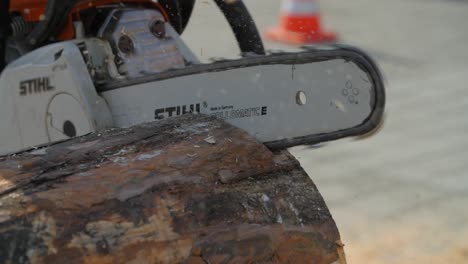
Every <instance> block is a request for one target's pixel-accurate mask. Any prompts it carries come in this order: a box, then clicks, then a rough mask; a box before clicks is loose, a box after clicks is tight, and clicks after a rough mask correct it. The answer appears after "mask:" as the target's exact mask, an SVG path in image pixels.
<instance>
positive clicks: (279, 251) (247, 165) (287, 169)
mask: <svg viewBox="0 0 468 264" xmlns="http://www.w3.org/2000/svg"><path fill="white" fill-rule="evenodd" d="M341 253H342V244H341V242H340V235H339V232H338V229H337V227H336V224H335V222H334V220H333V218H332V216H331V214H330V212H329V210H328V208H327V206H326V205H325V203H324V200H323V198H322V197H321V195H320V193H319V191H318V190H317V188H316V186H315V185H314V183H313V182H312V181H311V180H310V178H309V177H308V176H307V174H306V173H305V171H304V170H303V169H302V168H301V166H300V164H299V163H298V162H297V160H296V159H294V157H292V155H290V154H289V153H288V152H287V151H278V152H275V153H273V152H272V151H270V150H269V149H267V148H266V147H265V146H264V145H262V144H260V143H258V142H256V141H255V140H254V139H253V138H252V137H250V136H249V135H248V134H247V133H245V132H244V131H241V130H240V129H237V128H235V127H233V126H231V125H229V124H227V123H225V122H223V121H220V120H217V119H214V118H212V117H207V116H204V115H185V116H182V117H178V118H173V119H168V120H164V121H160V122H155V123H148V124H143V125H139V126H135V127H132V128H127V129H111V130H108V131H104V132H101V133H94V134H89V135H86V136H83V137H80V138H75V139H72V140H68V141H64V142H61V143H58V144H54V145H49V146H45V147H42V148H38V149H31V150H28V151H25V152H23V153H18V154H16V155H12V156H8V157H2V158H0V260H1V261H0V263H344V257H343V255H342V254H341ZM340 261H341V262H340Z"/></svg>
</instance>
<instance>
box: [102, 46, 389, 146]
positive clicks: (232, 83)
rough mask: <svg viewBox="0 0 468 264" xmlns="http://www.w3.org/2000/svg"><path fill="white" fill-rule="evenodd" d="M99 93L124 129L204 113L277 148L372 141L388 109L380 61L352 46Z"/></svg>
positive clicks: (159, 77)
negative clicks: (365, 138) (370, 135)
mask: <svg viewBox="0 0 468 264" xmlns="http://www.w3.org/2000/svg"><path fill="white" fill-rule="evenodd" d="M97 90H98V92H99V94H100V95H101V96H102V97H103V98H104V99H105V100H106V102H107V104H108V107H109V108H110V112H111V113H112V119H113V121H114V125H116V126H118V127H129V126H132V125H136V124H139V123H144V122H151V121H154V120H161V119H165V118H169V117H173V116H179V115H182V114H185V113H202V114H207V115H212V116H215V117H218V118H221V119H224V120H225V121H227V122H229V123H231V124H233V125H235V126H237V127H239V128H241V129H244V130H245V131H247V132H248V133H249V134H251V135H253V136H254V137H255V138H256V139H258V140H259V141H261V142H263V143H264V144H265V145H267V146H268V147H270V148H272V149H279V148H287V147H291V146H296V145H301V144H315V143H318V142H323V141H330V140H335V139H339V138H343V137H349V136H358V135H362V134H365V133H367V132H370V131H372V130H373V129H375V128H376V127H377V126H378V125H379V124H380V122H381V119H382V115H383V111H384V105H385V92H384V84H383V80H382V76H381V73H380V71H379V69H378V67H377V66H376V64H375V63H374V61H373V60H372V59H371V58H370V57H369V56H367V55H366V54H365V53H364V52H362V51H361V50H359V49H356V48H354V47H350V46H344V45H333V46H324V47H315V48H313V47H309V48H304V51H302V52H297V53H285V52H278V53H272V54H268V55H252V56H247V57H244V58H241V59H237V60H222V61H217V62H214V63H211V64H194V65H191V66H187V67H185V68H182V69H173V70H169V71H165V72H162V73H157V74H151V75H149V76H144V77H139V78H135V79H132V80H124V81H113V82H107V83H103V84H101V85H99V86H98V87H97Z"/></svg>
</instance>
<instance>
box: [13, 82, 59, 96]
mask: <svg viewBox="0 0 468 264" xmlns="http://www.w3.org/2000/svg"><path fill="white" fill-rule="evenodd" d="M53 90H55V87H54V86H52V85H51V84H50V79H49V77H41V78H35V79H30V80H25V81H21V82H20V85H19V94H20V95H21V96H25V95H28V94H36V93H43V92H48V91H53Z"/></svg>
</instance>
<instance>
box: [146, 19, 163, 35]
mask: <svg viewBox="0 0 468 264" xmlns="http://www.w3.org/2000/svg"><path fill="white" fill-rule="evenodd" d="M150 30H151V33H153V35H154V36H155V37H157V38H159V39H162V38H164V37H166V23H164V21H162V20H156V21H154V23H153V24H151V26H150Z"/></svg>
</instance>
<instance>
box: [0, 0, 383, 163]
mask: <svg viewBox="0 0 468 264" xmlns="http://www.w3.org/2000/svg"><path fill="white" fill-rule="evenodd" d="M214 3H215V4H216V5H217V6H218V7H219V9H220V11H221V12H222V13H223V15H224V17H225V18H226V20H227V21H228V22H229V25H230V27H231V30H232V31H233V33H234V35H235V37H236V40H237V42H238V45H239V48H240V51H241V57H240V58H239V59H234V60H216V61H213V62H212V63H201V62H200V61H199V60H198V58H197V57H196V55H195V54H194V53H193V52H192V51H191V50H190V48H189V47H188V46H187V45H186V44H185V43H184V42H183V41H182V39H181V37H180V36H181V34H182V33H183V31H184V29H185V28H186V26H187V24H188V23H189V19H190V16H191V15H192V11H193V8H194V4H195V0H165V1H162V0H160V1H152V0H124V1H116V0H93V1H91V0H68V1H63V0H48V1H47V0H28V1H20V0H14V1H4V2H3V3H2V4H0V5H4V6H2V7H0V10H1V11H0V13H2V12H3V14H0V17H1V18H0V69H1V75H0V116H1V120H2V125H1V127H0V154H3V155H5V154H9V153H14V152H18V151H21V150H23V149H27V148H31V147H32V146H38V145H42V144H49V143H51V142H56V141H61V140H66V139H68V138H73V137H77V136H82V135H85V134H88V133H91V132H98V131H101V130H104V129H108V128H112V127H130V126H133V125H137V124H141V123H145V122H154V121H158V120H162V119H166V118H171V117H175V116H180V115H183V114H188V113H192V114H206V115H211V116H215V117H217V118H221V119H224V120H225V121H226V122H229V123H231V124H232V125H234V126H236V127H239V128H241V129H243V130H245V131H246V132H247V133H249V134H250V135H252V136H254V137H255V138H256V139H257V140H259V141H260V142H262V143H264V144H266V145H267V146H268V147H270V148H272V149H278V148H286V147H291V146H295V145H299V144H315V143H319V142H323V141H330V140H335V139H339V138H343V137H349V136H359V135H363V134H366V133H368V132H370V131H372V130H374V129H375V128H377V127H378V126H379V124H380V122H381V119H382V115H383V111H384V105H385V92H384V84H383V80H382V76H381V73H380V71H379V69H378V67H377V65H376V64H375V62H374V61H373V60H372V59H371V58H370V57H369V56H368V55H367V54H366V53H365V52H363V51H361V50H359V49H357V48H354V47H351V46H345V45H337V44H335V45H326V46H309V47H304V48H303V49H302V51H299V52H279V51H274V52H266V51H265V49H264V46H263V43H262V40H261V37H260V35H259V33H258V30H257V27H256V25H255V23H254V20H253V19H252V17H251V15H250V14H249V12H248V10H247V8H246V6H245V5H244V3H243V2H242V1H224V0H215V1H214Z"/></svg>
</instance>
